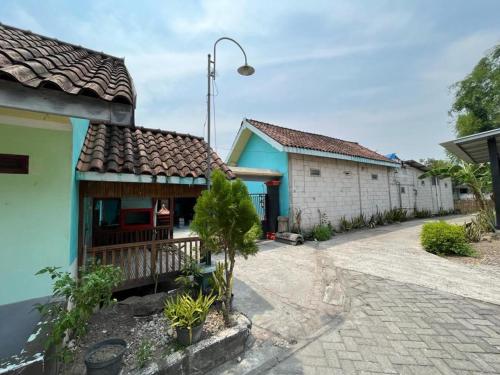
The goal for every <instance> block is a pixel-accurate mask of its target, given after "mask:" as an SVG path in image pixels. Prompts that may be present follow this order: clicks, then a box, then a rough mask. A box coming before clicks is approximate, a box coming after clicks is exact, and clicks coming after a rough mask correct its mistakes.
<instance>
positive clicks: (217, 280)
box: [210, 262, 227, 302]
mask: <svg viewBox="0 0 500 375" xmlns="http://www.w3.org/2000/svg"><path fill="white" fill-rule="evenodd" d="M210 284H211V286H212V290H213V291H214V292H215V300H216V301H218V302H222V301H223V300H224V291H225V290H226V289H227V283H226V278H225V277H224V263H222V262H217V264H216V265H215V271H214V272H212V277H211V278H210Z"/></svg>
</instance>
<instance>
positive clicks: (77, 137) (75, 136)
mask: <svg viewBox="0 0 500 375" xmlns="http://www.w3.org/2000/svg"><path fill="white" fill-rule="evenodd" d="M70 120H71V127H72V142H71V144H72V146H71V207H70V215H71V216H70V217H71V232H70V248H69V263H70V264H71V263H73V261H74V260H75V259H76V257H77V255H78V216H79V215H78V207H79V206H78V196H79V193H78V192H79V190H78V181H76V177H75V174H76V164H77V163H78V158H79V156H80V151H81V150H82V146H83V142H84V141H85V135H86V134H87V130H88V128H89V120H86V119H80V118H71V119H70Z"/></svg>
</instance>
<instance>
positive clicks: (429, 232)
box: [420, 221, 475, 256]
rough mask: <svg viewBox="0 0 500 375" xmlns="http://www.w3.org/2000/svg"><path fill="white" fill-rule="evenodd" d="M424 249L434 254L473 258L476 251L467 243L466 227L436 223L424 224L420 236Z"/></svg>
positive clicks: (443, 222) (442, 222) (441, 222)
mask: <svg viewBox="0 0 500 375" xmlns="http://www.w3.org/2000/svg"><path fill="white" fill-rule="evenodd" d="M420 240H421V242H422V246H423V248H424V249H425V250H426V251H428V252H430V253H434V254H439V255H440V254H457V255H464V256H473V255H474V254H475V252H474V249H472V247H471V246H470V245H469V244H468V243H467V240H466V237H465V230H464V227H463V226H461V225H457V224H449V223H447V222H445V221H436V222H431V223H426V224H424V226H423V228H422V233H421V235H420Z"/></svg>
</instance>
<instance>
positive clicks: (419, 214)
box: [414, 209, 432, 219]
mask: <svg viewBox="0 0 500 375" xmlns="http://www.w3.org/2000/svg"><path fill="white" fill-rule="evenodd" d="M414 216H415V217H416V218H417V219H425V218H428V217H432V212H431V210H426V209H423V210H415V212H414Z"/></svg>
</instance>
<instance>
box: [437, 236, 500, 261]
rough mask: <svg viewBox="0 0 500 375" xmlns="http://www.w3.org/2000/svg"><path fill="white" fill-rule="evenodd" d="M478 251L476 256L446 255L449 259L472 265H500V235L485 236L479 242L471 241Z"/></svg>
mask: <svg viewBox="0 0 500 375" xmlns="http://www.w3.org/2000/svg"><path fill="white" fill-rule="evenodd" d="M472 247H473V248H474V249H475V250H476V252H477V253H478V255H477V257H457V256H452V257H447V258H448V259H449V260H452V261H456V262H460V263H464V264H473V265H483V266H495V267H500V236H498V235H497V236H496V238H492V237H491V236H487V237H486V238H485V239H483V240H482V241H480V242H477V243H472Z"/></svg>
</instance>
